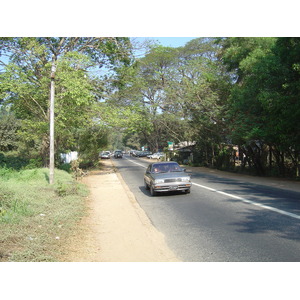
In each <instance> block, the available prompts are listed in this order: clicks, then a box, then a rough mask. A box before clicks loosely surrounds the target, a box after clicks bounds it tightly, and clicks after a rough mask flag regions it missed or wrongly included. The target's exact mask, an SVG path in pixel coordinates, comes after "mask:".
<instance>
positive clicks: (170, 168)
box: [144, 162, 192, 196]
mask: <svg viewBox="0 0 300 300" xmlns="http://www.w3.org/2000/svg"><path fill="white" fill-rule="evenodd" d="M144 185H145V188H146V190H149V189H150V194H151V196H155V195H156V194H157V193H158V192H170V191H183V192H185V193H186V194H188V193H190V191H191V186H192V182H191V176H190V175H189V174H187V173H186V172H185V169H182V168H181V167H180V166H179V165H178V163H177V162H157V163H152V164H150V165H149V166H148V168H147V170H146V173H145V175H144Z"/></svg>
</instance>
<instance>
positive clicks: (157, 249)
mask: <svg viewBox="0 0 300 300" xmlns="http://www.w3.org/2000/svg"><path fill="white" fill-rule="evenodd" d="M102 162H103V164H104V168H103V169H102V170H100V171H97V172H94V173H92V174H90V175H88V176H87V177H85V178H84V179H83V182H84V183H85V184H87V186H88V187H89V189H90V196H89V197H88V199H87V207H88V214H87V216H86V217H85V218H84V219H82V221H81V224H80V232H79V234H78V235H76V236H74V237H73V238H72V239H71V243H70V245H69V246H68V255H67V256H66V257H64V258H63V259H62V260H63V261H72V262H175V261H179V259H178V258H176V256H175V255H174V253H173V252H172V251H171V250H170V249H169V248H168V246H167V244H166V243H165V240H164V236H163V235H162V234H161V233H160V232H158V231H157V230H156V229H155V227H154V226H153V225H152V224H151V222H150V220H149V219H148V217H147V215H146V214H145V213H144V211H143V210H142V209H141V207H140V206H139V204H138V203H137V201H136V200H135V197H134V195H133V194H132V193H131V191H130V190H129V189H128V187H127V186H126V185H125V183H124V182H123V179H122V178H121V176H120V175H119V174H118V173H116V172H114V168H113V165H112V162H111V160H105V161H102Z"/></svg>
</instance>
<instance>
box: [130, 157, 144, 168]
mask: <svg viewBox="0 0 300 300" xmlns="http://www.w3.org/2000/svg"><path fill="white" fill-rule="evenodd" d="M125 159H127V160H129V161H131V162H132V163H134V164H136V165H138V166H140V167H143V168H145V169H147V167H145V166H143V165H141V164H139V163H137V162H135V161H133V160H131V159H129V158H125Z"/></svg>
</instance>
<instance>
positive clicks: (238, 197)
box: [126, 158, 300, 220]
mask: <svg viewBox="0 0 300 300" xmlns="http://www.w3.org/2000/svg"><path fill="white" fill-rule="evenodd" d="M126 159H127V160H129V161H130V162H132V163H134V164H136V165H138V166H141V167H143V168H145V169H146V168H147V167H145V166H143V165H141V164H139V163H137V162H135V161H133V160H131V159H128V158H126ZM192 185H193V186H198V187H201V188H204V189H207V190H209V191H211V192H215V193H218V194H221V195H224V196H228V197H230V198H234V199H237V200H240V201H242V202H244V203H247V204H252V205H255V206H258V207H261V208H264V209H268V210H271V211H274V212H277V213H279V214H282V215H285V216H289V217H292V218H295V219H299V220H300V216H299V215H296V214H293V213H290V212H287V211H285V210H282V209H278V208H275V207H271V206H268V205H264V204H260V203H258V202H255V201H252V200H248V199H245V198H243V197H240V196H235V195H233V194H229V193H225V192H222V191H218V190H216V189H213V188H210V187H208V186H205V185H201V184H198V183H194V182H192Z"/></svg>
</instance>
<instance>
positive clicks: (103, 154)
mask: <svg viewBox="0 0 300 300" xmlns="http://www.w3.org/2000/svg"><path fill="white" fill-rule="evenodd" d="M100 158H101V159H108V158H110V152H109V151H103V152H101V153H100Z"/></svg>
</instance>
